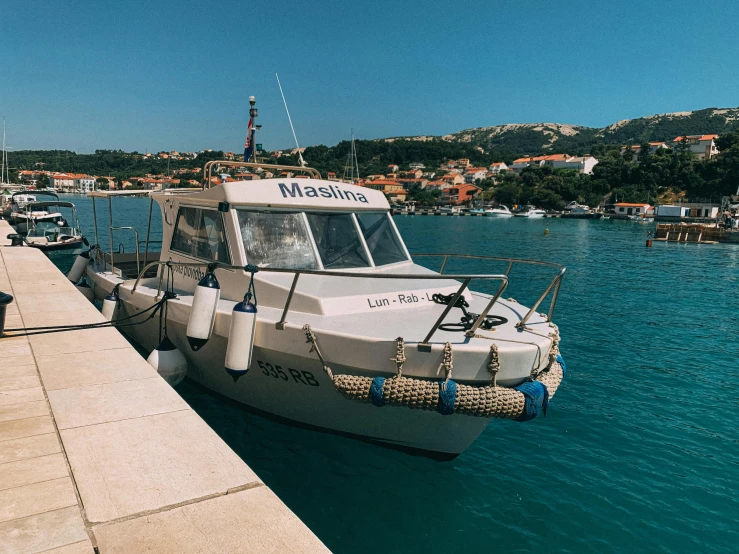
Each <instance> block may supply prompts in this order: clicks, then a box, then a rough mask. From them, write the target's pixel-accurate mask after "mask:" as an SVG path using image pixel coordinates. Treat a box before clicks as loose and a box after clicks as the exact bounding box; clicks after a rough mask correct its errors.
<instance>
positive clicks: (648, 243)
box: [647, 239, 652, 248]
mask: <svg viewBox="0 0 739 554" xmlns="http://www.w3.org/2000/svg"><path fill="white" fill-rule="evenodd" d="M647 248H652V239H647Z"/></svg>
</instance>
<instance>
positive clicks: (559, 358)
mask: <svg viewBox="0 0 739 554" xmlns="http://www.w3.org/2000/svg"><path fill="white" fill-rule="evenodd" d="M555 359H556V360H557V363H558V364H559V365H561V366H562V375H563V376H564V375H567V364H566V363H565V360H564V358H563V357H562V355H561V354H559V353H557V357H556V358H555Z"/></svg>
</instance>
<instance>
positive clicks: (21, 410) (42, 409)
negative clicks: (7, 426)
mask: <svg viewBox="0 0 739 554" xmlns="http://www.w3.org/2000/svg"><path fill="white" fill-rule="evenodd" d="M48 414H49V406H48V405H47V404H46V400H37V401H35V402H23V403H21V404H7V405H3V406H0V423H2V422H3V421H12V420H14V419H28V418H29V417H39V416H43V415H48Z"/></svg>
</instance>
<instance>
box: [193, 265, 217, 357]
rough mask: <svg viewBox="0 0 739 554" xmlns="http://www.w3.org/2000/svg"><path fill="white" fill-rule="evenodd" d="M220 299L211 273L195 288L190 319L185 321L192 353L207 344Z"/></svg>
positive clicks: (214, 278) (215, 281)
mask: <svg viewBox="0 0 739 554" xmlns="http://www.w3.org/2000/svg"><path fill="white" fill-rule="evenodd" d="M220 298H221V286H220V285H219V284H218V279H216V276H215V275H214V274H213V273H212V272H208V273H206V274H205V277H203V278H202V279H200V282H199V283H198V286H197V287H195V296H194V297H193V299H192V308H191V309H190V317H189V318H188V320H187V342H189V343H190V348H192V349H193V350H194V351H196V352H197V351H198V350H200V349H201V348H202V347H203V346H205V343H206V342H208V339H209V338H210V334H211V332H212V331H213V323H215V320H216V308H217V307H218V300H220Z"/></svg>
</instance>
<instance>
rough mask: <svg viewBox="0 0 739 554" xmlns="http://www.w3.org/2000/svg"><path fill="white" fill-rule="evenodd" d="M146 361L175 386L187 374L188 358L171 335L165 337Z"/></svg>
mask: <svg viewBox="0 0 739 554" xmlns="http://www.w3.org/2000/svg"><path fill="white" fill-rule="evenodd" d="M146 361H147V362H149V365H150V366H151V367H153V368H154V369H156V370H157V373H158V374H159V375H161V376H162V378H163V379H164V380H165V381H167V383H169V384H170V385H172V386H173V387H174V386H177V385H179V384H180V383H181V382H182V380H183V379H184V378H185V375H187V360H186V359H185V356H184V355H183V354H182V352H180V351H179V350H178V349H177V347H176V346H175V345H174V344H173V343H172V341H171V340H169V337H164V340H163V341H162V342H161V344H160V345H159V346H157V347H156V348H155V349H154V350H152V352H151V354H149V357H148V358H146Z"/></svg>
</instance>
